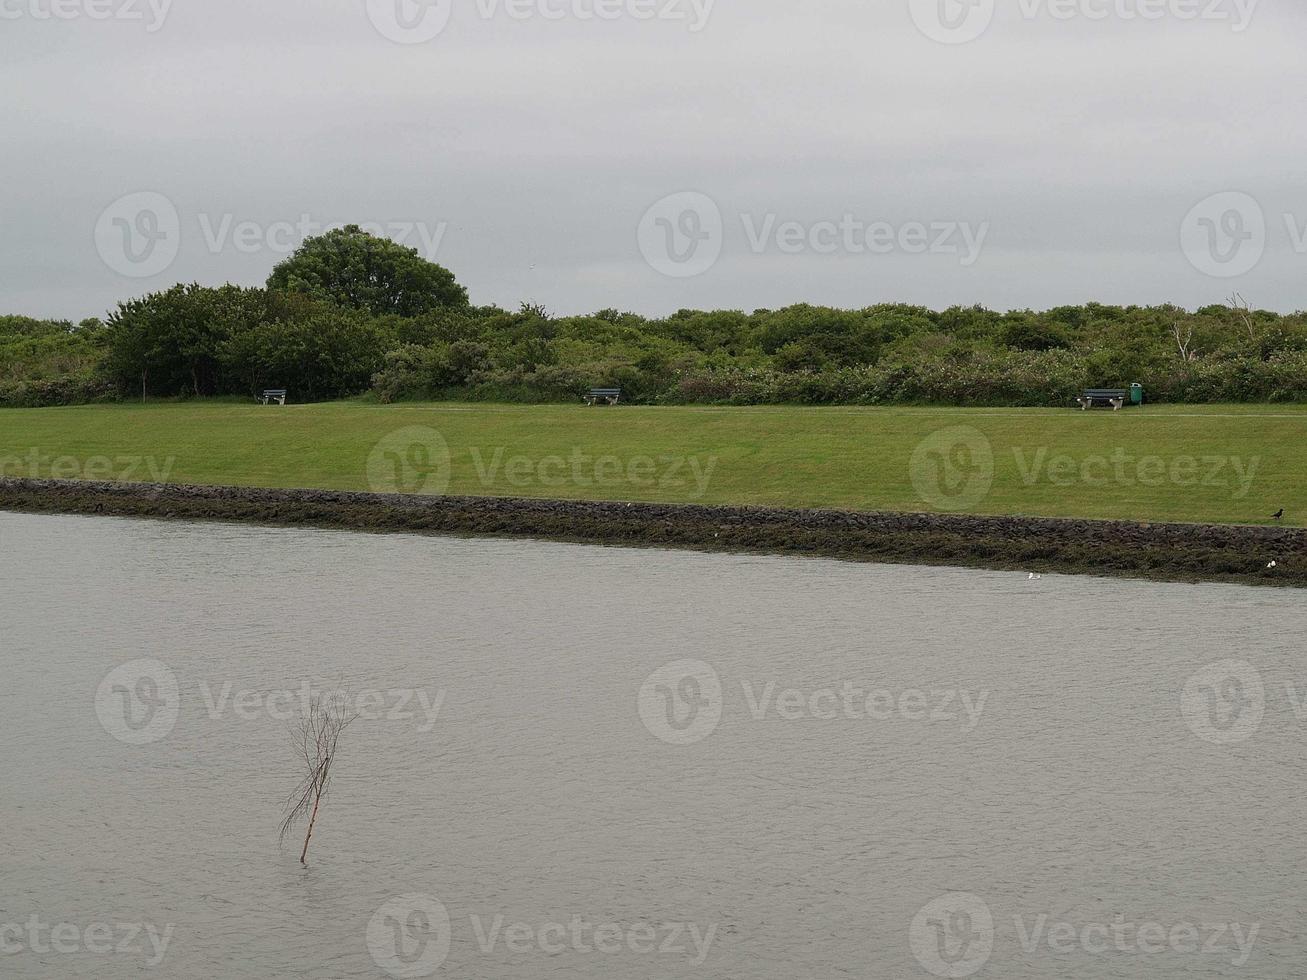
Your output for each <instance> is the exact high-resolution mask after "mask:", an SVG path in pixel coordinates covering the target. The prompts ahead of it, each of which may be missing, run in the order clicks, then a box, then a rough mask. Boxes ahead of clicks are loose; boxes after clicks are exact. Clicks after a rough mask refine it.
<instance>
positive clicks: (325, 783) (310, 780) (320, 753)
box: [278, 692, 358, 866]
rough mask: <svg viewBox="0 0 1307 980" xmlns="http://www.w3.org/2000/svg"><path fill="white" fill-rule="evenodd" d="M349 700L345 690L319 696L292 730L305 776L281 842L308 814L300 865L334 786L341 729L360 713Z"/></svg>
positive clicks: (290, 799) (288, 807) (289, 804)
mask: <svg viewBox="0 0 1307 980" xmlns="http://www.w3.org/2000/svg"><path fill="white" fill-rule="evenodd" d="M346 703H347V698H346V697H345V696H344V694H343V693H342V692H337V693H336V694H335V695H327V696H324V695H321V694H318V695H315V696H314V697H313V699H312V700H311V701H310V702H309V705H308V707H307V708H306V709H305V711H304V713H303V714H302V715H301V717H300V719H299V721H298V722H296V723H295V724H294V725H293V726H292V729H291V735H292V738H293V740H294V744H295V752H296V754H297V755H298V756H299V759H300V762H301V763H302V765H303V766H304V777H303V778H302V779H301V781H300V783H299V785H298V786H296V787H295V791H294V792H293V793H291V795H290V796H289V797H288V798H287V800H286V818H285V819H284V820H283V821H282V823H281V833H280V834H279V835H278V841H279V842H280V843H282V844H283V845H284V844H285V842H286V837H287V836H288V835H289V834H290V832H291V830H292V829H293V828H294V827H295V825H296V824H297V823H299V822H300V821H301V820H303V819H304V818H305V817H307V818H308V830H307V831H306V833H305V834H304V849H303V850H302V851H300V864H303V865H306V866H307V864H308V854H309V841H310V840H311V839H312V838H313V827H314V824H316V823H317V821H318V809H319V807H321V806H322V801H323V800H324V799H325V798H326V796H327V793H328V791H329V790H330V789H331V766H332V763H334V762H335V761H336V751H337V746H338V744H339V742H340V735H341V732H343V731H344V730H345V729H346V728H348V727H349V726H350V725H351V724H352V723H353V722H354V720H355V719H357V718H358V713H357V712H351V711H349V710H347V709H346Z"/></svg>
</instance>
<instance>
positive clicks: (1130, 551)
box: [0, 478, 1307, 587]
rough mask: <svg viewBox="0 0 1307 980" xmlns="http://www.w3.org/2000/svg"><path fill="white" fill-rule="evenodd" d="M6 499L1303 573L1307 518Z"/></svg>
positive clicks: (674, 540)
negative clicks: (1285, 521) (1163, 520)
mask: <svg viewBox="0 0 1307 980" xmlns="http://www.w3.org/2000/svg"><path fill="white" fill-rule="evenodd" d="M0 510H9V511H18V512H22V513H38V514H91V515H104V516H117V517H144V518H158V519H166V520H189V521H238V522H245V523H253V524H264V525H269V526H276V527H315V528H324V529H341V530H355V531H372V532H405V533H435V534H455V535H474V536H494V537H526V538H544V539H549V540H555V541H568V542H576V543H585V544H603V545H625V546H636V547H640V546H644V547H674V548H686V549H693V550H700V551H723V552H749V553H762V554H782V555H809V556H812V557H821V558H835V559H841V560H846V561H866V562H879V563H886V564H912V565H928V566H929V565H934V566H954V567H963V568H988V569H997V570H1009V571H1012V570H1016V571H1023V572H1024V571H1030V572H1041V573H1042V572H1048V573H1066V574H1081V575H1095V576H1112V577H1127V578H1142V579H1153V580H1158V581H1175V582H1233V583H1240V584H1246V585H1274V586H1296V587H1305V586H1307V529H1301V528H1282V527H1262V526H1253V525H1234V524H1158V523H1134V522H1127V521H1103V520H1078V519H1068V518H1041V517H980V516H972V515H951V514H912V513H894V512H884V511H847V510H795V509H785V508H773V507H729V506H716V505H704V504H655V503H624V502H613V501H581V500H546V499H531V498H517V497H424V496H406V495H401V494H378V493H359V492H354V491H336V490H274V489H263V488H256V487H222V486H187V485H182V484H142V483H106V482H90V481H76V480H29V479H8V478H6V479H0ZM1271 561H1276V562H1278V567H1276V568H1273V569H1272V568H1268V567H1267V565H1268V564H1269V563H1270V562H1271Z"/></svg>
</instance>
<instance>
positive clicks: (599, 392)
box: [585, 388, 622, 405]
mask: <svg viewBox="0 0 1307 980" xmlns="http://www.w3.org/2000/svg"><path fill="white" fill-rule="evenodd" d="M621 400H622V389H621V388H591V389H590V390H589V391H588V392H587V393H586V395H585V403H586V404H587V405H616V404H617V403H618V402H619V401H621Z"/></svg>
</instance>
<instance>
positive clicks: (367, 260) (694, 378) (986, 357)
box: [0, 226, 1307, 405]
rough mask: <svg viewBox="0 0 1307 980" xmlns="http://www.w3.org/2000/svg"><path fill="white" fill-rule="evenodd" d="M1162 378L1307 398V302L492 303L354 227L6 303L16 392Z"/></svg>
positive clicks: (780, 395)
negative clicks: (138, 283) (127, 281)
mask: <svg viewBox="0 0 1307 980" xmlns="http://www.w3.org/2000/svg"><path fill="white" fill-rule="evenodd" d="M1133 381H1139V382H1142V383H1143V384H1144V385H1145V386H1146V387H1147V388H1148V391H1149V394H1150V397H1152V398H1153V399H1155V400H1168V401H1189V402H1212V401H1231V402H1238V401H1281V402H1287V401H1307V314H1303V313H1295V314H1292V315H1288V316H1284V315H1280V314H1276V313H1272V312H1268V311H1262V310H1254V309H1252V308H1250V307H1249V306H1248V304H1247V303H1245V302H1244V301H1243V300H1242V299H1241V298H1240V297H1237V296H1236V297H1232V298H1231V300H1230V302H1229V303H1227V304H1224V305H1219V306H1210V307H1205V308H1203V309H1199V310H1197V311H1193V312H1190V311H1186V310H1183V309H1180V308H1178V307H1174V306H1154V307H1135V306H1130V307H1120V306H1104V305H1100V304H1096V303H1090V304H1086V305H1084V306H1066V307H1059V308H1056V309H1051V310H1045V311H1042V312H1034V311H1030V310H1022V311H1012V312H1006V313H1000V312H995V311H993V310H987V309H984V308H982V307H966V308H964V307H952V308H950V309H947V310H943V311H936V310H930V309H926V308H925V307H920V306H908V305H903V304H882V305H877V306H871V307H867V308H865V309H861V310H838V309H832V308H829V307H820V306H808V305H799V306H791V307H787V308H785V309H781V310H756V311H754V312H752V313H745V312H742V311H735V310H716V311H700V310H682V311H680V312H678V313H676V314H674V315H672V316H669V317H665V318H660V319H650V318H646V317H642V316H639V315H637V314H634V313H622V312H619V311H617V310H601V311H599V312H598V313H595V314H592V315H589V316H573V317H553V316H550V315H549V314H548V313H547V312H546V311H545V310H543V309H541V308H539V307H537V306H532V305H529V304H527V305H523V306H522V307H521V308H520V309H518V310H516V311H508V310H503V309H500V308H498V307H478V306H473V305H471V304H470V303H469V302H468V297H467V292H466V290H464V289H463V287H462V286H460V285H459V284H458V283H457V281H456V280H455V278H454V276H453V275H452V273H450V272H449V271H448V270H447V269H444V268H442V267H441V266H439V265H436V264H435V263H432V262H428V261H426V260H425V259H423V258H422V257H421V256H420V255H418V253H417V252H416V251H415V250H413V249H409V248H405V247H403V246H400V245H398V244H396V243H394V242H391V241H388V240H386V239H382V238H377V237H374V236H371V235H369V234H367V233H365V232H363V231H361V230H360V229H359V228H357V227H355V226H351V227H348V228H344V229H338V230H335V231H332V232H328V233H327V234H325V235H322V236H319V237H316V238H311V239H308V240H306V241H305V242H304V243H303V245H302V246H301V248H300V249H299V250H298V251H297V252H296V253H295V254H294V255H292V256H290V257H289V258H287V259H286V261H284V262H282V263H281V264H280V265H278V266H277V267H276V268H275V269H274V270H273V272H272V274H271V276H270V277H269V279H268V283H267V285H266V286H264V287H256V288H243V287H238V286H232V285H226V286H221V287H217V288H211V287H205V286H200V285H197V284H190V285H186V284H179V285H177V286H174V287H172V288H171V289H168V290H165V291H163V292H158V293H153V294H151V295H148V296H144V297H141V298H139V299H134V300H130V301H127V302H124V303H122V304H120V305H119V306H118V308H117V309H116V310H115V311H114V312H113V313H112V314H111V315H110V316H109V317H108V319H107V320H106V321H103V322H102V321H100V320H87V321H83V322H82V323H80V324H77V325H73V324H70V323H66V322H61V321H38V320H32V319H28V318H24V317H0V404H8V405H36V404H70V403H74V402H84V401H94V400H99V399H113V398H151V397H192V398H194V397H206V396H213V395H250V394H254V393H257V392H258V391H260V390H261V389H263V388H288V389H290V391H291V393H292V396H293V398H294V399H296V400H299V401H309V400H321V399H330V398H340V397H348V396H354V395H361V394H365V393H370V394H371V395H372V396H373V397H376V398H377V399H379V400H381V401H396V400H402V399H418V398H424V399H427V398H429V399H469V400H496V401H557V400H567V399H572V398H575V397H576V396H577V395H579V394H580V393H582V392H584V391H585V390H586V389H587V388H590V387H592V386H610V385H617V386H621V387H622V388H624V389H625V390H626V392H627V394H628V396H629V397H630V398H631V399H632V400H634V401H639V402H645V403H667V404H675V403H696V402H699V403H725V404H764V403H798V404H903V403H938V404H954V405H1058V404H1067V403H1069V401H1070V399H1071V398H1072V397H1073V396H1074V394H1075V393H1076V391H1077V390H1078V389H1080V388H1084V387H1089V386H1112V387H1118V386H1125V385H1128V384H1129V383H1130V382H1133Z"/></svg>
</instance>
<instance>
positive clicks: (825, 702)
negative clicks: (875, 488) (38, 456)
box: [0, 514, 1307, 980]
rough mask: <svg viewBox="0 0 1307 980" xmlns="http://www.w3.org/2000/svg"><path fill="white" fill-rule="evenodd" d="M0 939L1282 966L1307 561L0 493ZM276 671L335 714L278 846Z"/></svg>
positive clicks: (1297, 934) (185, 973) (892, 963)
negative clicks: (660, 535)
mask: <svg viewBox="0 0 1307 980" xmlns="http://www.w3.org/2000/svg"><path fill="white" fill-rule="evenodd" d="M0 549H3V553H4V557H5V561H4V568H5V573H4V576H3V578H2V579H0V763H2V764H3V770H2V772H3V777H2V779H0V827H2V828H3V848H0V975H2V976H4V977H6V978H10V977H19V978H29V977H42V978H44V977H50V978H63V977H88V978H90V977H94V978H117V977H136V976H138V975H140V974H141V973H142V972H143V971H144V970H145V969H147V968H148V967H153V970H154V974H155V975H158V976H167V977H170V978H171V977H176V978H183V980H201V978H203V980H208V978H212V977H228V978H241V977H312V978H322V977H328V978H329V977H340V978H346V977H348V978H355V977H369V978H370V977H387V976H393V977H407V976H429V975H430V976H440V977H457V978H505V977H508V978H517V977H520V978H541V977H559V978H562V977H569V978H570V977H593V978H605V980H610V978H615V977H621V978H644V977H650V978H672V977H713V978H718V977H738V978H746V977H747V978H755V980H770V978H777V980H779V978H785V980H790V978H796V977H813V978H831V977H871V978H896V977H930V976H955V977H961V976H972V975H978V976H988V977H1005V978H1006V977H1030V978H1035V977H1039V978H1043V977H1052V976H1076V977H1148V978H1155V977H1181V976H1185V977H1285V978H1293V977H1301V976H1303V975H1305V974H1307V938H1305V937H1304V921H1305V914H1307V887H1304V876H1305V874H1307V803H1304V800H1305V799H1307V793H1305V792H1304V775H1303V766H1302V764H1301V761H1302V758H1303V746H1304V744H1307V743H1305V741H1304V737H1305V736H1307V669H1305V668H1304V666H1303V664H1304V657H1303V653H1304V651H1303V637H1304V635H1305V634H1307V603H1304V597H1303V594H1302V593H1301V592H1296V591H1275V590H1269V589H1268V590H1254V589H1249V588H1242V587H1231V586H1217V585H1205V586H1185V585H1163V584H1150V583H1143V582H1125V581H1107V580H1095V579H1084V578H1071V577H1057V576H1045V577H1044V578H1042V579H1036V580H1030V579H1028V578H1027V577H1026V576H1025V575H1017V574H1009V573H996V572H976V571H960V570H948V569H923V568H906V567H885V566H875V565H857V564H841V563H838V562H831V561H824V560H803V559H793V558H768V557H747V556H729V555H702V554H695V553H686V552H675V551H654V550H617V549H604V548H594V547H578V546H573V545H562V544H550V543H540V542H527V541H495V540H464V539H449V538H439V537H420V536H401V535H387V536H372V535H364V534H353V533H333V532H319V531H299V530H275V529H263V528H254V527H242V526H225V525H197V524H180V523H163V522H150V521H131V520H119V519H110V518H76V517H41V516H25V515H16V514H0ZM306 686H307V687H308V688H309V689H310V690H313V691H321V692H330V691H335V690H344V691H346V692H347V694H346V697H347V700H348V703H349V705H350V706H351V708H352V709H353V710H355V711H359V712H361V714H362V717H360V718H359V719H358V720H357V721H356V722H355V723H354V725H353V726H352V727H351V728H350V729H348V730H347V731H346V733H345V735H344V737H343V738H342V740H341V743H340V751H339V753H338V754H337V757H336V760H335V768H334V773H335V776H334V781H333V785H332V789H331V793H330V795H329V797H328V798H327V800H326V802H325V803H324V804H323V807H322V810H321V813H320V816H319V820H318V824H317V828H316V830H315V833H314V837H313V841H312V846H311V849H310V851H309V865H308V868H307V869H304V868H301V867H300V865H299V863H298V856H299V849H300V845H301V843H302V841H303V833H302V831H301V832H300V833H299V835H298V837H297V839H295V840H292V841H290V842H288V843H287V845H286V846H285V847H284V848H283V847H279V846H278V840H277V830H278V824H279V822H280V818H281V813H282V805H283V803H284V802H285V799H286V797H287V795H288V794H289V793H290V792H291V790H292V789H293V788H294V786H295V784H296V782H297V781H298V779H299V770H298V768H297V765H296V762H295V758H294V754H293V752H292V749H291V745H290V740H289V737H288V730H289V727H290V719H291V717H292V716H294V714H295V713H296V712H297V711H298V709H299V704H300V702H301V699H302V698H303V696H304V695H303V692H304V690H305V688H306Z"/></svg>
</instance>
